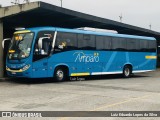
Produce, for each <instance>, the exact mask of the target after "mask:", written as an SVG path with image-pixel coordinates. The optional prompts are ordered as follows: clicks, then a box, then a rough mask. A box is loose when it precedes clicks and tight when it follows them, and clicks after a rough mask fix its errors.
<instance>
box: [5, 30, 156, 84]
mask: <svg viewBox="0 0 160 120" xmlns="http://www.w3.org/2000/svg"><path fill="white" fill-rule="evenodd" d="M156 59H157V53H156V39H155V38H153V37H145V36H136V35H127V34H116V33H107V32H98V31H88V30H78V29H67V28H56V27H36V28H28V29H25V30H18V31H16V32H14V34H13V38H12V40H11V43H10V46H9V50H8V54H7V58H6V71H7V74H8V75H9V76H12V77H24V78H50V77H53V78H54V80H57V81H64V80H66V79H67V78H68V77H77V76H90V75H106V74H122V75H123V76H124V77H125V78H128V77H130V76H131V74H133V73H140V72H148V71H154V70H156Z"/></svg>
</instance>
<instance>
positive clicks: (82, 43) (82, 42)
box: [78, 34, 95, 50]
mask: <svg viewBox="0 0 160 120" xmlns="http://www.w3.org/2000/svg"><path fill="white" fill-rule="evenodd" d="M78 48H79V49H82V50H93V49H95V36H94V35H83V34H78Z"/></svg>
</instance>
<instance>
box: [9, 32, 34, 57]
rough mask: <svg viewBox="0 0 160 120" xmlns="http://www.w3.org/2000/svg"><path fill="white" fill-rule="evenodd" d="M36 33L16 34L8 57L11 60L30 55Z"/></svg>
mask: <svg viewBox="0 0 160 120" xmlns="http://www.w3.org/2000/svg"><path fill="white" fill-rule="evenodd" d="M33 37H34V33H31V32H30V33H19V34H14V36H13V38H12V41H11V44H10V47H9V54H8V58H9V59H10V60H17V59H24V58H27V57H28V56H29V55H30V51H31V45H32V41H33Z"/></svg>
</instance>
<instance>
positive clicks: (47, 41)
mask: <svg viewBox="0 0 160 120" xmlns="http://www.w3.org/2000/svg"><path fill="white" fill-rule="evenodd" d="M53 36H54V32H52V31H41V32H39V33H38V37H37V39H36V43H35V46H34V54H33V68H32V69H33V77H35V78H42V77H48V57H49V55H50V53H51V49H52V42H53Z"/></svg>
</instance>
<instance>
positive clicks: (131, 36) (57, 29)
mask: <svg viewBox="0 0 160 120" xmlns="http://www.w3.org/2000/svg"><path fill="white" fill-rule="evenodd" d="M26 30H31V31H34V32H38V31H44V30H51V31H55V30H56V31H59V32H69V33H81V34H91V35H102V36H111V37H122V38H135V39H145V40H156V39H155V38H154V37H146V36H138V35H127V34H117V33H110V32H99V31H98V32H97V31H88V30H78V29H68V28H58V27H35V28H27V29H26Z"/></svg>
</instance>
